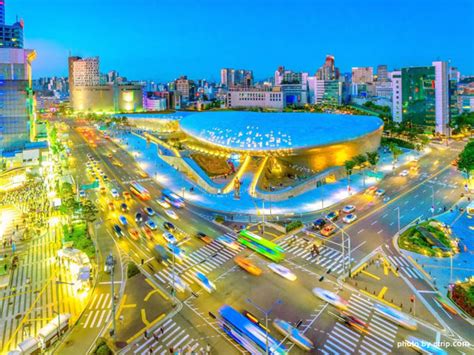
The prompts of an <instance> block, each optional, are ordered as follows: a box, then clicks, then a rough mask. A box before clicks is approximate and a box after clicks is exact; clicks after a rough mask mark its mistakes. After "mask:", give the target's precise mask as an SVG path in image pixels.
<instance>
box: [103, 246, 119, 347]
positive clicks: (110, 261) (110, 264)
mask: <svg viewBox="0 0 474 355" xmlns="http://www.w3.org/2000/svg"><path fill="white" fill-rule="evenodd" d="M105 263H106V265H107V266H108V267H109V268H110V279H111V292H112V330H111V331H110V334H111V335H112V337H113V338H114V339H115V331H116V329H117V328H116V323H115V282H114V274H115V259H114V256H113V255H112V253H110V254H109V256H107V259H106V261H105Z"/></svg>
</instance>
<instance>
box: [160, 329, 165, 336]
mask: <svg viewBox="0 0 474 355" xmlns="http://www.w3.org/2000/svg"><path fill="white" fill-rule="evenodd" d="M160 332H161V335H163V334H164V333H165V331H164V330H163V327H160Z"/></svg>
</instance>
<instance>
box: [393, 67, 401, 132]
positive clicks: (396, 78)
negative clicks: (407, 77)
mask: <svg viewBox="0 0 474 355" xmlns="http://www.w3.org/2000/svg"><path fill="white" fill-rule="evenodd" d="M390 76H391V83H392V119H393V121H394V122H397V123H400V122H402V72H401V71H399V70H398V71H393V72H391V73H390Z"/></svg>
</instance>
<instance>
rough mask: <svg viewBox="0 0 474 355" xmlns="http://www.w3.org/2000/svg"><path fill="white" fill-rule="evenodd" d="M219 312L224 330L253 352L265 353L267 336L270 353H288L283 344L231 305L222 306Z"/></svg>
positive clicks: (274, 354)
mask: <svg viewBox="0 0 474 355" xmlns="http://www.w3.org/2000/svg"><path fill="white" fill-rule="evenodd" d="M219 314H220V316H221V323H220V325H221V327H222V329H223V330H224V332H225V333H226V334H227V335H229V336H230V337H231V338H232V339H234V340H235V341H236V342H237V343H239V344H240V345H241V346H242V347H243V348H244V349H245V350H247V351H248V352H250V353H251V354H262V353H265V349H266V344H267V337H268V347H269V349H268V353H269V354H273V355H276V354H287V350H286V348H285V346H284V345H283V344H280V342H279V341H278V340H276V339H275V338H273V337H272V336H271V335H269V334H268V333H267V332H265V331H264V330H263V329H262V328H260V327H259V326H258V325H256V324H255V323H253V322H251V321H250V320H249V319H247V318H246V317H245V316H243V315H242V314H241V313H240V312H238V311H237V310H235V309H234V308H232V307H231V306H228V305H224V306H222V307H221V309H219Z"/></svg>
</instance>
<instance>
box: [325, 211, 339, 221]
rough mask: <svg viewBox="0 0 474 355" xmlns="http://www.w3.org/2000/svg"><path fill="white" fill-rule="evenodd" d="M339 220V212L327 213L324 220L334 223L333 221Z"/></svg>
mask: <svg viewBox="0 0 474 355" xmlns="http://www.w3.org/2000/svg"><path fill="white" fill-rule="evenodd" d="M338 218H339V212H337V211H332V212H329V213H328V214H327V215H326V219H328V220H330V221H332V222H334V221H337V219H338Z"/></svg>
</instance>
